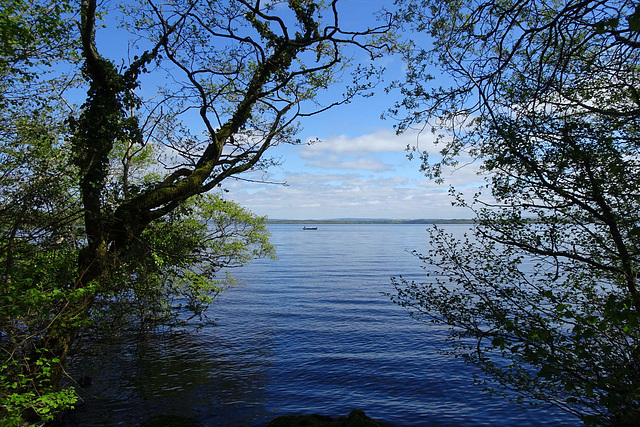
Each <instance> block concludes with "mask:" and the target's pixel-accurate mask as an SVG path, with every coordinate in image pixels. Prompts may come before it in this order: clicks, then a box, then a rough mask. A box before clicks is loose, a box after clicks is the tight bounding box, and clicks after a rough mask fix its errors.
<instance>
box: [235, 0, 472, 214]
mask: <svg viewBox="0 0 640 427" xmlns="http://www.w3.org/2000/svg"><path fill="white" fill-rule="evenodd" d="M374 3H378V4H374ZM382 3H384V2H371V1H370V0H368V1H361V0H347V1H346V2H344V3H343V4H346V5H347V8H346V9H345V10H344V13H343V16H344V17H345V20H344V21H343V22H344V23H345V24H347V25H348V24H349V23H350V22H351V21H352V20H353V21H354V22H355V21H357V20H362V19H363V17H366V16H367V14H366V12H365V11H370V12H372V11H374V10H377V7H378V6H379V5H380V4H382ZM387 3H388V2H387ZM384 61H385V64H384V65H385V67H386V69H387V73H386V75H385V82H383V83H382V84H381V85H379V87H378V90H377V91H376V95H374V96H373V97H371V98H366V99H362V98H361V99H356V100H355V101H354V102H352V103H350V104H348V105H343V106H340V107H337V108H334V109H332V110H329V111H327V112H325V113H322V114H320V115H318V116H314V117H311V118H308V119H306V120H303V121H302V122H301V125H302V132H301V134H300V135H299V136H300V137H301V139H302V141H309V140H314V139H315V138H318V139H319V140H320V142H317V143H314V144H312V145H308V144H303V145H299V146H281V147H275V148H272V149H271V151H270V155H271V156H273V157H276V158H280V160H281V162H282V164H281V165H280V166H278V167H274V168H272V169H269V170H268V171H267V172H266V173H259V174H254V176H253V177H250V178H253V179H256V180H266V181H269V182H275V184H260V183H253V182H245V181H233V180H228V181H226V182H225V183H224V188H225V189H227V190H228V193H225V197H226V198H228V199H231V200H234V201H236V202H238V203H240V204H241V205H243V206H245V207H247V208H248V209H250V210H252V211H253V212H255V213H256V214H258V215H267V216H268V217H269V218H271V219H335V218H389V219H418V218H471V217H473V213H472V212H471V211H470V210H469V209H463V208H457V207H453V206H452V203H451V202H452V200H453V199H452V197H451V196H450V195H449V194H448V191H449V187H450V185H454V186H455V188H456V189H458V190H463V191H465V192H466V193H469V194H471V193H473V192H475V190H476V189H477V188H478V187H479V186H480V185H481V184H482V183H483V181H482V178H481V177H479V176H477V174H476V171H477V164H471V165H466V166H465V167H462V168H460V169H458V170H455V171H449V172H448V173H446V174H445V182H444V183H443V184H436V183H434V182H433V181H432V180H429V179H428V178H427V177H425V176H424V174H422V173H421V172H420V161H419V160H418V159H414V160H412V161H410V160H409V159H408V158H407V152H406V147H407V145H412V146H414V145H416V142H418V143H419V146H420V149H421V150H426V151H428V152H429V153H430V155H431V156H434V155H436V154H437V148H436V147H434V145H433V143H432V139H433V138H432V135H431V133H430V131H426V132H422V133H418V132H417V131H410V132H407V133H405V134H402V135H396V132H395V130H394V128H393V125H394V120H393V119H386V120H383V119H381V115H382V114H383V113H385V112H386V111H387V109H388V108H390V107H392V106H393V102H394V101H395V100H396V99H397V98H396V97H397V96H398V95H397V94H395V93H391V94H386V93H385V91H384V90H383V89H384V87H385V86H387V85H388V84H389V83H390V82H391V81H392V80H393V79H397V78H400V77H402V75H403V71H404V64H403V62H402V60H401V59H400V58H392V57H390V58H385V59H384ZM278 183H279V184H278Z"/></svg>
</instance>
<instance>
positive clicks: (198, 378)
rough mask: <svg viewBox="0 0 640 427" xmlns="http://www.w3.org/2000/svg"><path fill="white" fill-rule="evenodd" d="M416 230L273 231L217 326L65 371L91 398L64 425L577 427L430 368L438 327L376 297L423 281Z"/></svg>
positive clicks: (440, 361) (154, 340)
mask: <svg viewBox="0 0 640 427" xmlns="http://www.w3.org/2000/svg"><path fill="white" fill-rule="evenodd" d="M456 227H460V226H456ZM425 228H426V226H418V225H412V226H400V225H357V226H352V225H324V226H319V228H318V230H316V231H302V227H301V226H294V225H277V226H272V227H271V229H272V233H273V239H272V240H273V243H274V244H276V246H277V248H278V260H277V261H273V260H257V261H255V262H252V263H251V264H250V265H248V266H246V267H243V268H241V269H239V270H235V271H234V272H233V273H234V274H235V276H236V277H237V278H238V279H239V283H240V284H239V285H238V286H237V287H236V288H234V289H232V290H230V291H228V292H226V293H225V294H224V295H222V296H221V297H220V300H219V303H218V304H214V306H213V307H212V309H211V310H212V312H211V316H212V317H215V318H217V325H216V326H207V327H204V328H203V329H201V330H198V331H196V332H191V333H179V332H176V333H172V334H165V335H160V336H148V337H146V339H145V340H142V341H141V342H139V343H138V344H136V345H132V344H124V343H120V344H118V345H115V346H113V347H109V348H107V347H105V345H96V346H95V347H94V352H93V354H92V355H91V356H90V357H88V358H86V359H83V360H78V361H76V363H75V366H74V369H76V370H77V371H78V372H80V373H85V374H86V375H89V376H92V377H93V384H92V385H91V387H89V388H87V390H86V391H87V393H90V394H87V395H86V396H85V399H86V405H85V406H84V407H83V408H82V409H81V410H80V411H78V412H77V413H76V414H75V415H74V416H73V418H71V419H70V420H69V421H68V423H67V425H69V426H87V425H91V426H111V425H114V426H115V425H126V426H135V425H141V424H142V423H143V422H144V421H145V420H149V419H151V418H152V417H153V416H155V415H158V414H171V415H177V416H180V417H188V418H192V419H194V420H197V421H198V422H199V423H200V424H201V425H204V426H260V425H264V424H266V423H267V422H268V421H269V420H271V419H273V418H274V417H276V416H278V415H282V414H287V413H322V414H327V415H332V416H339V415H346V414H348V413H349V412H350V410H351V409H353V408H359V409H363V410H364V411H365V412H366V413H367V415H369V416H371V417H372V418H376V419H380V420H382V421H385V422H387V423H389V424H392V425H396V426H424V425H430V426H448V425H461V424H463V425H519V426H526V425H579V423H578V422H577V421H576V419H575V418H572V417H569V416H567V415H565V414H563V413H561V412H559V411H557V410H552V409H548V408H541V409H534V410H526V409H522V408H520V407H517V406H515V405H513V404H510V403H508V402H505V401H504V400H502V399H501V398H498V397H490V396H488V395H487V394H485V393H483V392H482V391H481V390H480V389H478V388H477V387H475V386H474V385H473V374H474V373H476V371H475V370H474V369H473V368H472V367H468V366H466V365H464V364H463V362H462V361H460V360H458V359H453V358H451V357H449V356H446V355H443V354H441V352H440V350H441V349H442V348H443V346H444V345H445V342H444V339H445V336H446V331H445V330H444V329H443V328H442V327H438V326H435V325H430V324H422V323H418V322H416V321H414V320H412V319H410V318H409V316H408V315H407V313H406V312H405V311H404V310H403V309H401V308H399V307H397V306H395V305H394V304H392V303H391V302H389V301H388V299H386V298H385V297H384V296H382V295H381V292H389V291H391V283H390V280H389V277H390V276H397V275H400V274H403V275H405V276H406V277H408V278H415V279H418V280H419V279H420V277H422V275H423V274H424V272H423V271H422V270H421V268H420V265H419V263H418V260H417V259H416V258H415V257H413V256H411V255H410V254H409V253H408V252H407V250H409V251H410V250H413V249H416V250H418V251H422V252H424V251H425V250H426V248H425V245H426V244H427V243H426V242H427V241H428V237H427V235H426V233H425V231H424V229H425ZM459 231H463V229H462V228H461V229H460V230H459Z"/></svg>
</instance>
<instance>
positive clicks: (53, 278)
mask: <svg viewBox="0 0 640 427" xmlns="http://www.w3.org/2000/svg"><path fill="white" fill-rule="evenodd" d="M5 3H6V4H5ZM5 3H3V6H6V9H5V10H3V13H4V15H3V21H2V22H0V27H1V28H0V29H1V30H2V31H3V33H2V37H3V42H5V41H7V43H4V44H3V47H2V48H1V49H2V54H3V55H4V57H3V59H2V62H1V63H0V67H1V70H0V71H2V73H4V74H3V81H2V84H3V100H8V99H10V98H11V97H12V96H13V98H15V99H18V97H17V95H19V94H26V93H34V92H35V93H41V92H42V90H43V88H45V87H48V89H47V90H45V91H44V92H43V93H45V94H46V96H37V97H35V98H34V100H35V101H37V102H34V104H37V105H36V106H37V107H38V108H35V106H34V108H30V107H29V105H24V104H22V103H20V102H15V103H12V104H11V106H12V107H11V108H13V109H10V108H9V107H8V106H9V103H8V102H5V103H3V105H2V108H3V111H2V113H3V118H4V119H5V121H4V123H5V125H4V126H5V129H7V130H9V131H7V132H5V133H4V134H3V139H2V143H3V153H2V155H1V156H0V161H1V162H2V165H1V166H2V167H3V171H2V173H3V174H4V175H3V176H2V179H6V180H5V181H4V182H3V184H5V183H7V186H6V188H7V189H11V190H10V191H4V190H3V193H2V208H1V210H0V214H2V220H3V222H2V232H3V233H4V234H5V235H6V236H9V239H8V240H7V241H6V244H4V246H3V247H2V250H3V252H2V260H1V261H2V265H3V271H2V273H0V277H2V281H3V282H2V285H3V287H4V289H3V291H4V293H3V295H2V297H3V301H2V303H1V305H0V306H1V307H2V318H3V322H4V323H3V329H2V348H3V349H4V350H5V352H6V354H7V359H6V363H4V364H3V366H2V373H1V375H2V381H3V384H5V385H6V387H4V388H2V390H0V399H1V400H2V405H3V408H4V411H5V415H7V416H8V417H9V418H10V419H11V420H13V421H14V422H18V423H19V422H21V421H20V418H21V417H25V416H26V415H27V414H26V412H25V408H27V409H29V410H31V411H32V412H35V415H36V418H38V417H39V418H40V419H47V418H48V417H49V418H50V416H51V412H52V411H53V410H58V409H60V408H62V407H68V406H69V404H70V402H71V401H72V395H71V394H69V393H67V392H64V391H63V393H64V394H59V391H58V384H59V380H60V377H61V376H62V375H63V372H64V362H65V359H66V357H67V355H68V354H69V352H70V351H71V350H72V348H73V347H74V345H75V344H77V340H78V336H79V334H80V332H81V331H83V330H86V327H87V326H90V325H95V323H94V320H95V319H96V318H98V317H100V316H103V317H104V316H105V315H107V316H116V317H117V316H118V315H119V313H120V314H121V313H123V310H122V308H123V307H126V306H133V307H136V313H138V314H139V318H140V319H145V320H146V319H149V318H155V319H160V320H166V319H168V318H169V317H168V316H169V314H170V313H171V312H172V308H173V307H174V304H173V301H174V300H175V301H177V300H176V298H180V301H179V302H181V303H182V304H183V306H186V307H187V308H189V309H191V311H192V312H194V313H195V314H200V313H202V311H203V308H204V306H206V304H207V303H208V302H209V301H210V300H211V298H213V297H214V296H215V295H216V294H217V292H219V290H220V286H221V285H220V284H219V283H218V282H214V281H212V280H218V279H213V277H214V275H215V273H216V272H217V271H219V269H220V267H221V266H226V265H229V264H234V263H237V262H243V261H244V260H245V259H246V257H254V256H268V255H270V254H271V253H272V248H271V247H270V246H269V245H268V243H267V242H266V241H265V239H264V237H265V229H264V218H256V217H255V216H254V215H252V214H250V213H248V212H246V211H244V210H242V209H241V208H239V207H237V206H236V205H234V204H233V203H230V202H225V201H224V200H222V199H221V198H215V197H214V198H211V196H206V194H207V193H208V192H210V191H212V190H214V189H216V188H218V187H219V186H220V185H221V184H222V183H223V181H224V180H226V179H231V178H237V179H242V178H239V177H238V176H239V175H240V174H242V173H243V172H250V171H252V170H256V169H259V168H264V167H267V166H268V165H270V164H272V163H273V161H272V160H270V159H268V158H267V157H266V154H265V153H266V152H267V150H268V149H269V148H270V147H272V146H274V145H277V144H281V143H297V142H299V141H297V140H296V137H295V135H296V132H297V130H298V121H299V120H300V119H303V118H304V117H306V116H309V115H313V114H317V113H320V112H322V111H324V110H326V109H328V108H331V107H334V106H336V105H340V104H343V103H348V102H349V101H350V100H351V99H353V97H355V96H358V95H366V94H367V93H368V92H369V90H370V89H371V88H372V87H373V86H374V85H375V84H376V83H377V76H378V70H377V68H376V67H375V66H374V65H373V62H372V60H373V59H375V58H377V57H378V56H379V55H380V54H381V53H382V52H384V51H385V50H386V49H387V42H386V37H387V34H388V33H389V30H390V27H391V22H390V21H389V18H388V17H386V18H385V20H383V21H382V22H381V23H380V27H378V28H373V29H369V28H365V29H362V30H356V31H346V30H343V29H341V28H340V25H339V24H340V21H339V13H338V11H339V5H338V2H337V1H336V0H333V1H331V2H326V4H325V3H324V2H313V1H309V0H289V1H288V2H279V1H259V0H256V1H245V0H228V1H216V0H202V1H199V0H193V1H181V0H176V1H169V2H163V3H156V2H153V1H142V2H140V4H132V3H131V2H124V3H123V4H120V5H117V7H116V8H114V9H110V10H107V9H104V10H101V7H102V6H101V5H99V4H98V2H97V1H95V0H81V1H80V2H79V4H78V5H75V6H68V5H65V6H64V7H58V6H56V5H55V4H54V3H56V2H46V1H43V2H41V3H39V2H36V4H35V5H34V4H33V3H32V2H31V3H29V5H27V4H26V3H24V4H23V3H22V2H19V1H15V2H5ZM47 16H49V17H50V19H49V20H47V19H45V18H46V17H47ZM101 17H104V18H105V19H106V21H105V25H113V23H114V21H115V22H117V23H118V28H120V29H121V31H122V33H124V37H126V39H127V40H128V41H129V46H128V48H129V49H128V52H127V55H122V57H120V58H115V59H109V58H108V57H107V56H106V55H104V54H103V53H102V52H103V51H107V50H109V48H112V46H111V45H110V43H109V42H108V40H107V41H105V37H104V35H103V34H102V32H101V31H100V26H99V23H100V19H101ZM76 19H77V22H76ZM45 21H46V23H47V25H48V26H45V25H41V24H42V22H45ZM26 23H36V24H34V25H35V27H34V28H37V29H38V31H30V32H28V35H31V34H34V35H35V34H37V35H38V37H35V38H34V39H33V40H32V42H31V41H30V42H29V43H26V44H25V46H27V47H29V49H22V48H21V44H20V43H22V42H20V40H23V39H22V37H23V36H24V35H25V34H27V31H26V29H25V27H24V26H25V25H26ZM114 27H115V25H114ZM26 28H31V27H26ZM31 29H33V28H31ZM40 29H41V30H42V31H39V30H40ZM109 31H110V32H109V34H108V36H107V37H116V35H120V34H122V33H117V31H119V30H116V29H114V28H112V29H110V30H109ZM29 40H31V39H29ZM62 42H65V43H62ZM13 47H16V49H13ZM74 49H76V50H74ZM354 49H355V50H359V51H362V52H363V53H365V54H367V55H368V56H369V59H368V60H366V61H365V62H367V61H368V63H370V64H371V65H370V66H368V65H365V66H358V67H354V68H353V72H352V74H351V77H352V79H351V81H350V83H349V85H348V86H345V91H344V96H342V97H339V98H336V99H333V100H331V101H330V103H329V104H322V103H320V102H319V100H318V99H317V98H316V97H317V95H318V94H319V93H321V92H322V91H324V90H326V89H327V88H329V87H330V86H332V85H336V84H339V83H340V81H341V80H342V79H343V78H344V74H346V73H348V71H347V70H348V68H349V67H350V66H351V64H350V61H349V59H348V55H351V54H352V53H353V50H354ZM129 55H131V56H129ZM38 58H44V59H42V60H40V59H38ZM64 70H69V73H68V75H69V76H70V77H69V78H66V76H65V74H64V73H63V72H62V71H64ZM47 71H48V72H50V73H51V75H48V76H45V77H42V75H43V73H44V72H47ZM80 75H81V77H82V79H81V80H79V79H78V78H77V77H78V76H80ZM164 82H168V83H164ZM72 85H79V86H72ZM67 87H76V88H77V87H85V88H86V90H87V92H86V93H87V95H86V98H85V100H84V102H83V103H82V105H80V107H79V108H76V107H75V104H74V102H73V99H72V97H74V96H77V95H76V94H77V90H76V91H75V92H73V91H69V92H65V88H67ZM22 99H29V98H28V97H26V96H23V98H22ZM65 108H66V110H65ZM25 111H30V112H34V114H33V115H25V114H24V112H25ZM47 111H50V112H51V114H42V112H45V113H46V112H47ZM61 111H66V113H67V115H68V118H67V120H66V121H61V120H58V118H59V115H60V112H61ZM36 112H38V114H36ZM16 113H22V114H16ZM16 117H29V120H27V121H28V123H26V124H25V125H20V123H19V122H20V120H19V119H16ZM54 118H55V120H54ZM194 123H199V126H200V127H201V128H202V129H203V130H204V131H203V133H202V135H196V134H194V129H195V127H196V125H195V124H194ZM35 125H38V126H35ZM14 189H15V191H14ZM25 189H32V190H30V191H31V192H25V191H24V190H25ZM20 197H21V199H20V200H21V201H22V202H24V203H22V204H16V203H15V201H16V200H17V198H20ZM41 200H46V201H47V204H45V205H41V204H40V203H39V201H41ZM20 212H21V213H28V215H26V216H25V215H19V213H20ZM17 214H18V216H16V215H17ZM31 217H33V220H31V219H29V220H28V221H26V220H24V221H23V220H18V221H16V220H15V219H16V218H31ZM206 221H209V222H206ZM118 308H120V310H118ZM56 393H58V394H56ZM41 398H44V399H45V401H43V400H42V399H41ZM38 399H40V400H38ZM9 418H7V419H9ZM7 422H8V421H7Z"/></svg>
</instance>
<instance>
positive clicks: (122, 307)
mask: <svg viewBox="0 0 640 427" xmlns="http://www.w3.org/2000/svg"><path fill="white" fill-rule="evenodd" d="M268 238H269V232H268V231H267V229H266V217H258V216H256V215H255V214H253V213H252V212H249V211H247V210H246V209H244V208H242V207H241V206H239V205H237V204H236V203H234V202H231V201H225V200H223V199H222V198H221V197H220V196H218V195H212V194H206V195H202V196H199V197H197V198H195V199H191V200H189V201H188V202H187V203H185V204H184V205H183V206H181V207H180V208H179V209H177V210H175V211H173V212H172V213H171V214H169V215H168V216H167V217H166V218H163V219H161V220H156V221H154V222H153V223H151V224H150V225H149V227H148V228H147V229H146V230H145V231H144V233H143V234H142V236H141V238H140V241H139V242H138V243H137V245H136V249H135V250H132V251H131V252H129V253H128V254H127V259H121V262H122V271H121V274H123V275H124V280H120V281H117V282H112V288H111V289H110V292H108V293H105V296H106V298H105V299H104V300H103V301H101V302H99V303H98V304H97V305H98V307H100V308H99V310H98V311H97V312H96V315H98V316H99V317H100V318H101V319H100V321H99V324H102V325H104V324H105V323H106V324H108V325H109V328H110V329H113V327H114V325H118V326H117V327H116V330H122V329H125V328H137V329H140V328H148V327H152V326H158V325H160V324H163V325H170V326H171V325H176V324H182V323H185V322H187V321H188V320H190V319H191V318H193V317H194V316H200V317H202V316H206V310H207V308H208V307H209V305H210V304H211V303H212V302H213V300H214V298H215V297H216V296H217V295H218V294H219V293H220V292H221V291H222V290H224V289H225V288H227V287H228V286H230V285H231V284H232V283H233V278H232V277H231V276H230V275H229V274H228V273H227V274H226V275H224V276H223V277H219V275H220V272H221V270H222V269H229V268H233V267H235V266H239V265H242V264H244V263H246V262H248V261H249V260H251V259H254V258H264V257H272V258H273V257H275V248H274V247H273V246H272V245H271V244H270V243H269V239H268Z"/></svg>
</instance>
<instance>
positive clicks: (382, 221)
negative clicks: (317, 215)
mask: <svg viewBox="0 0 640 427" xmlns="http://www.w3.org/2000/svg"><path fill="white" fill-rule="evenodd" d="M267 222H268V223H269V224H473V223H474V220H473V219H269V220H268V221H267Z"/></svg>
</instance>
